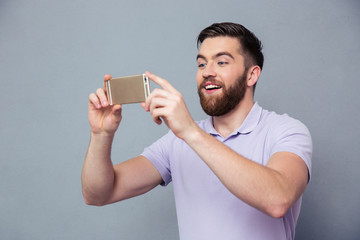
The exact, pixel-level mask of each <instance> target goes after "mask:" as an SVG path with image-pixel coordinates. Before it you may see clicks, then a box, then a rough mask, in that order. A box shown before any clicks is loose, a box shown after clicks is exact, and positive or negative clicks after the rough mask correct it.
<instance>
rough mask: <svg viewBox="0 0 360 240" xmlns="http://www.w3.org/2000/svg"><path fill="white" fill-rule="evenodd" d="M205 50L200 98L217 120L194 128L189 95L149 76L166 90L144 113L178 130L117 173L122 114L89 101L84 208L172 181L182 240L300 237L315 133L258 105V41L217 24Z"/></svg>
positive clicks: (203, 40)
mask: <svg viewBox="0 0 360 240" xmlns="http://www.w3.org/2000/svg"><path fill="white" fill-rule="evenodd" d="M198 44H199V45H200V48H199V53H198V55H197V64H198V72H197V77H196V80H197V85H198V93H199V96H200V101H201V105H202V108H203V109H204V111H205V112H206V113H207V114H208V115H210V117H209V118H208V119H206V120H203V121H200V122H194V121H193V119H192V118H191V116H190V114H189V112H188V110H187V107H186V105H185V102H184V100H183V98H182V95H181V94H180V93H179V92H178V91H177V90H176V89H175V88H174V87H173V86H172V85H170V83H169V82H167V81H166V80H164V79H162V78H160V77H158V76H156V75H154V74H151V73H149V72H146V74H147V76H148V77H149V78H150V79H151V80H153V81H154V82H155V83H157V84H159V85H160V86H161V87H162V89H155V90H154V91H153V92H152V93H151V95H150V96H149V98H148V99H147V100H146V102H145V103H143V104H142V106H143V108H144V109H145V110H146V111H148V112H150V114H151V115H152V117H153V120H154V121H155V122H156V123H157V124H161V123H162V122H165V124H166V125H167V126H168V127H169V129H170V131H169V133H168V134H166V135H165V136H164V137H162V138H161V139H159V140H158V141H156V142H155V143H154V144H152V145H151V146H150V147H148V148H146V149H145V151H144V152H143V153H142V154H141V155H140V156H138V157H135V158H133V159H130V160H128V161H125V162H123V163H120V164H118V165H115V166H113V165H112V163H111V159H110V152H111V145H112V140H113V137H114V134H115V131H116V130H117V128H118V126H119V123H120V121H121V106H120V105H115V106H111V107H110V106H109V105H108V102H107V99H106V92H105V91H104V90H103V89H98V90H97V92H96V94H91V95H90V97H89V121H90V125H91V140H90V145H89V149H88V152H87V155H86V158H85V162H84V167H83V171H82V184H83V195H84V199H85V202H86V203H87V204H92V205H104V204H109V203H113V202H117V201H120V200H123V199H127V198H130V197H133V196H137V195H140V194H143V193H145V192H147V191H149V190H151V189H152V188H154V187H156V186H157V185H159V184H161V185H167V184H168V183H169V182H171V181H172V182H173V186H174V194H175V201H176V209H177V215H178V223H179V232H180V238H181V239H191V240H193V239H197V240H198V239H276V240H279V239H294V235H295V225H296V221H297V218H298V215H299V211H300V204H301V196H302V194H303V192H304V190H305V188H306V185H307V183H308V180H309V179H310V170H311V152H312V143H311V137H310V134H309V132H308V130H307V128H306V127H305V126H304V125H303V124H302V123H301V122H299V121H297V120H295V119H293V118H290V117H289V116H287V115H277V114H276V113H273V112H269V111H267V110H265V109H262V108H261V107H260V106H259V105H258V104H257V103H255V102H254V100H253V95H254V89H255V85H256V83H257V80H258V78H259V76H260V73H261V69H262V65H263V55H262V53H261V48H262V47H261V42H260V41H259V40H258V39H257V38H256V36H255V35H254V34H253V33H251V32H250V31H249V30H247V29H246V28H245V27H243V26H242V25H240V24H235V23H219V24H213V25H211V26H209V27H208V28H206V29H204V30H203V31H202V32H201V33H200V35H199V37H198ZM110 78H111V76H110V75H105V77H104V80H107V79H110Z"/></svg>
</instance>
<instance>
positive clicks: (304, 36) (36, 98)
mask: <svg viewBox="0 0 360 240" xmlns="http://www.w3.org/2000/svg"><path fill="white" fill-rule="evenodd" d="M300 2H301V3H300ZM359 10H360V2H359V1H357V0H353V1H351V0H338V1H337V0H328V1H313V0H306V1H297V2H296V3H295V1H293V2H290V1H285V0H282V1H267V0H257V1H243V0H241V1H235V0H222V1H205V0H200V1H169V0H168V1H165V0H163V1H160V0H156V1H145V0H143V1H122V0H116V1H115V0H105V1H73V0H71V1H70V0H62V1H41V0H33V1H25V0H18V1H16V0H14V1H10V0H2V1H0V78H1V89H0V92H1V94H0V103H1V108H0V109H1V110H0V112H1V120H0V121H1V124H0V239H6V240H8V239H37V240H39V239H166V240H169V239H178V230H177V222H176V213H175V208H174V199H173V195H172V187H171V186H170V187H167V188H161V187H158V188H156V189H155V190H153V191H152V192H150V193H148V194H146V195H143V196H140V197H137V198H134V199H131V200H126V201H124V202H122V203H116V204H113V205H110V206H105V207H101V208H98V207H91V206H86V205H85V204H84V203H83V200H82V195H81V186H80V172H81V167H82V162H83V157H84V155H85V152H86V149H87V144H88V140H89V125H88V121H87V102H88V95H89V93H90V92H93V91H95V90H96V89H97V88H98V87H101V86H102V79H103V75H104V74H105V73H110V74H112V75H113V76H122V75H128V74H137V73H141V72H143V71H145V70H150V71H152V72H154V73H156V74H158V75H160V76H162V77H164V78H166V79H168V80H169V81H170V82H171V83H172V84H173V85H174V86H175V87H176V88H177V89H178V90H180V91H181V92H182V93H183V95H184V97H185V99H186V102H187V104H188V107H189V109H190V111H191V113H192V115H193V117H194V119H197V120H199V119H202V118H204V115H203V113H202V111H201V108H200V106H199V104H198V98H197V94H196V90H195V73H196V62H195V56H196V54H197V49H196V45H195V39H196V35H197V34H198V33H199V31H200V30H201V29H203V28H204V27H206V26H208V25H209V24H211V23H213V22H220V21H235V22H240V23H242V24H244V25H245V26H247V27H248V28H249V29H251V30H252V31H254V32H255V33H256V34H257V35H258V37H259V38H260V39H261V40H262V41H263V43H264V53H265V67H264V70H263V73H262V76H261V78H260V82H259V84H258V87H257V92H256V100H257V101H258V102H259V103H260V105H262V106H263V107H265V108H268V109H270V110H275V111H277V112H279V113H283V112H286V113H288V114H289V115H291V116H293V117H295V118H298V119H300V120H302V121H303V122H304V123H305V124H306V125H307V126H308V128H309V129H310V131H311V133H312V136H313V141H314V154H313V173H312V181H311V183H310V185H309V187H308V188H307V190H306V192H305V195H304V201H303V207H302V212H301V215H300V218H299V222H298V226H297V237H296V239H298V240H299V239H358V236H360V230H359V229H360V219H359V213H360V210H359V203H360V190H359V187H358V183H359V182H360V174H359V173H358V171H359V169H360V163H359V156H360V147H359V137H360V130H359V126H358V121H359V119H360V115H359V109H360V106H359V105H360V104H359V103H360V98H359V94H358V91H359V88H360V84H359V80H358V78H359V75H360V57H359V52H360V31H359V30H360V27H359V26H360V14H359V13H360V12H359ZM153 87H155V86H154V85H153ZM123 113H124V118H123V123H122V124H121V127H120V129H119V132H118V134H117V136H116V139H115V143H114V152H113V159H114V163H119V162H121V161H123V160H125V159H127V158H130V157H132V156H136V155H137V154H139V153H140V152H141V151H142V150H143V148H144V147H145V146H147V145H149V144H150V143H151V142H153V141H154V140H156V139H157V138H158V137H160V136H161V135H163V134H164V133H166V132H167V128H166V127H165V126H160V127H159V126H157V125H156V124H154V123H153V122H152V120H151V117H150V116H149V114H148V113H145V112H143V110H142V108H141V107H140V106H139V105H128V106H124V111H123Z"/></svg>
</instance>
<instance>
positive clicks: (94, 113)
mask: <svg viewBox="0 0 360 240" xmlns="http://www.w3.org/2000/svg"><path fill="white" fill-rule="evenodd" d="M110 79H111V75H109V74H106V75H105V76H104V88H99V89H97V91H96V93H91V94H90V95H89V113H88V117H89V122H90V126H91V132H92V133H93V134H106V135H113V134H114V133H115V131H116V130H117V128H118V127H119V124H120V122H121V105H113V106H110V105H109V103H108V100H107V97H106V88H105V81H107V80H110Z"/></svg>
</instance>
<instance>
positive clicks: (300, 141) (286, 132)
mask: <svg viewBox="0 0 360 240" xmlns="http://www.w3.org/2000/svg"><path fill="white" fill-rule="evenodd" d="M282 117H283V118H282V119H281V120H280V119H279V121H277V123H276V126H275V127H274V128H273V129H272V136H273V137H272V140H273V141H272V142H273V145H272V148H271V155H272V154H274V153H276V152H281V151H286V152H291V153H294V154H296V155H298V156H299V157H300V158H301V159H303V161H304V162H305V164H306V166H307V167H308V171H309V180H310V176H311V157H312V150H313V146H312V139H311V135H310V132H309V130H308V128H307V127H306V126H305V125H304V124H303V123H302V122H300V121H298V120H296V119H293V118H291V117H288V116H287V115H285V116H284V115H283V116H282Z"/></svg>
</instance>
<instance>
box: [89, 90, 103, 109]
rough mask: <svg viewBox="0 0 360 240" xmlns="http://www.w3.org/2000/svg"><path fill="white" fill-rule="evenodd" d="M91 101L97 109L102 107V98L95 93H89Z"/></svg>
mask: <svg viewBox="0 0 360 240" xmlns="http://www.w3.org/2000/svg"><path fill="white" fill-rule="evenodd" d="M89 103H90V104H91V105H92V106H94V107H95V108H97V109H100V108H101V104H100V100H99V98H98V97H97V96H96V94H95V93H91V94H90V95H89Z"/></svg>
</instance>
